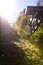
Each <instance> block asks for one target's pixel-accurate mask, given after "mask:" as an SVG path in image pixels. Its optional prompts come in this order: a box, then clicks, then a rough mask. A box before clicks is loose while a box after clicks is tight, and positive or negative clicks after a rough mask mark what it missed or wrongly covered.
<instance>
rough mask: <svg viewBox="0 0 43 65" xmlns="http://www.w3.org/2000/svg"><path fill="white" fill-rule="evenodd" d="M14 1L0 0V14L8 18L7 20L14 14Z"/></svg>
mask: <svg viewBox="0 0 43 65" xmlns="http://www.w3.org/2000/svg"><path fill="white" fill-rule="evenodd" d="M14 1H15V0H0V16H3V17H4V18H6V19H8V21H11V20H12V19H13V16H14V15H13V14H14V11H13V10H14V9H15V6H16V3H14ZM10 23H11V22H10Z"/></svg>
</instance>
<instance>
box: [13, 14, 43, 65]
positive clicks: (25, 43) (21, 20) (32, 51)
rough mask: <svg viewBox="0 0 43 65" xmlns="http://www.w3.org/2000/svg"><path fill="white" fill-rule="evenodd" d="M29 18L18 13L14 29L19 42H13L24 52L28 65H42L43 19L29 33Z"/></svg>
mask: <svg viewBox="0 0 43 65" xmlns="http://www.w3.org/2000/svg"><path fill="white" fill-rule="evenodd" d="M30 18H31V16H30V15H28V16H26V15H25V14H24V13H22V14H21V13H20V15H19V17H18V18H17V20H16V23H15V26H14V27H16V31H17V33H18V35H19V40H20V42H15V44H16V45H17V46H18V47H20V48H21V49H22V50H23V51H24V52H25V54H26V57H27V58H28V60H27V61H28V65H43V19H42V20H40V23H39V24H38V25H37V28H36V29H35V30H34V29H32V31H34V32H32V33H31V29H30V26H29V24H28V23H29V20H30ZM13 43H14V41H13ZM29 61H30V62H29Z"/></svg>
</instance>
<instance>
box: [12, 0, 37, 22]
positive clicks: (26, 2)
mask: <svg viewBox="0 0 43 65" xmlns="http://www.w3.org/2000/svg"><path fill="white" fill-rule="evenodd" d="M12 1H13V4H14V6H15V7H14V9H13V10H14V15H13V18H14V19H13V20H14V21H15V20H16V18H17V17H18V15H19V13H20V12H21V11H23V9H24V8H26V6H36V5H37V0H16V1H15V0H12ZM15 3H16V4H15Z"/></svg>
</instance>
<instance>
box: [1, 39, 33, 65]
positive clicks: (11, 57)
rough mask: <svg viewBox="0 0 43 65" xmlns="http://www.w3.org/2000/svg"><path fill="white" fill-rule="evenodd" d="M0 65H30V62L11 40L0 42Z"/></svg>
mask: <svg viewBox="0 0 43 65" xmlns="http://www.w3.org/2000/svg"><path fill="white" fill-rule="evenodd" d="M0 65H32V63H31V61H30V60H28V58H27V57H26V55H25V52H24V51H23V50H21V48H19V47H18V46H17V45H16V44H13V43H12V40H9V41H8V40H1V41H0Z"/></svg>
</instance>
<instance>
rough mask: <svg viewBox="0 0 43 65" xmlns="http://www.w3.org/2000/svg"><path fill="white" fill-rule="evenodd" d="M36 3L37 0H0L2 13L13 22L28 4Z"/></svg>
mask: <svg viewBox="0 0 43 65" xmlns="http://www.w3.org/2000/svg"><path fill="white" fill-rule="evenodd" d="M2 4H3V5H2ZM36 5H37V0H0V14H1V16H4V17H5V18H7V19H8V21H9V23H13V21H16V19H17V17H18V15H19V13H20V12H21V11H23V9H24V8H26V6H36Z"/></svg>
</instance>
